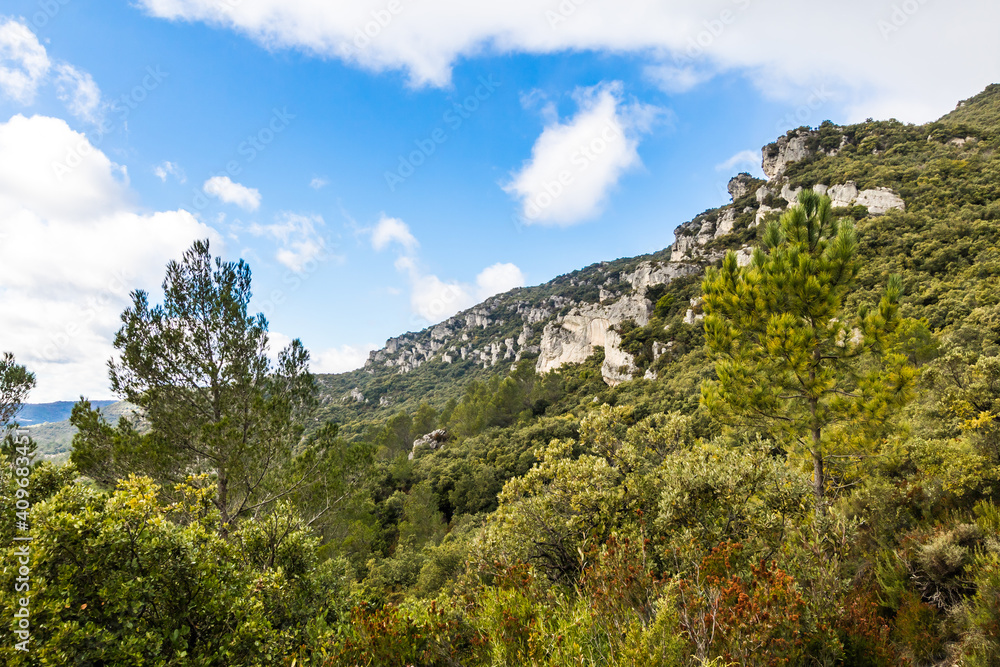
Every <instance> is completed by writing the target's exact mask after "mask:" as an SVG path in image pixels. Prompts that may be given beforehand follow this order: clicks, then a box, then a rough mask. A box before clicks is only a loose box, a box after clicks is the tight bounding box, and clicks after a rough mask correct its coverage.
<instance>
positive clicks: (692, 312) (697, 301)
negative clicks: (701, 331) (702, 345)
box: [684, 297, 705, 324]
mask: <svg viewBox="0 0 1000 667" xmlns="http://www.w3.org/2000/svg"><path fill="white" fill-rule="evenodd" d="M703 319H705V313H703V312H701V297H694V298H692V299H691V307H690V308H688V309H687V312H686V313H684V324H694V323H695V322H700V321H702V320H703Z"/></svg>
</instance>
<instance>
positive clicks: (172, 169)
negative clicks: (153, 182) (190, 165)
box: [153, 160, 187, 183]
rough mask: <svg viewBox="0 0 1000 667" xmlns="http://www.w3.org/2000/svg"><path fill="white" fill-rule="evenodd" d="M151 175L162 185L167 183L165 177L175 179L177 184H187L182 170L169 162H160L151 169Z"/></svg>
mask: <svg viewBox="0 0 1000 667" xmlns="http://www.w3.org/2000/svg"><path fill="white" fill-rule="evenodd" d="M153 173H154V174H155V175H156V177H157V178H158V179H160V180H161V181H163V182H164V183H166V182H167V176H173V177H174V178H176V179H177V182H178V183H186V182H187V176H186V175H185V174H184V170H183V169H181V168H180V166H179V165H178V164H177V163H175V162H170V161H169V160H166V161H164V162H161V163H160V164H158V165H156V166H155V167H153Z"/></svg>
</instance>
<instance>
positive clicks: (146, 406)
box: [72, 241, 322, 532]
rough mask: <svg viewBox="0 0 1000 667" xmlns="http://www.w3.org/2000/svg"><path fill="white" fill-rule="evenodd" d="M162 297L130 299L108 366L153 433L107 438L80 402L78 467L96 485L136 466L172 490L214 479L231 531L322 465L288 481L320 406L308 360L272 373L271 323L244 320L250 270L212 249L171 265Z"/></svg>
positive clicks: (204, 247)
mask: <svg viewBox="0 0 1000 667" xmlns="http://www.w3.org/2000/svg"><path fill="white" fill-rule="evenodd" d="M163 291H164V301H163V304H162V305H157V306H150V305H149V299H148V295H147V294H146V293H145V292H143V291H141V290H137V291H135V292H133V293H132V301H133V303H132V306H131V307H130V308H128V309H126V310H125V312H124V313H122V322H123V326H122V328H121V329H120V330H119V331H118V333H117V335H116V336H115V347H116V348H117V349H118V350H119V351H120V358H119V359H118V360H115V359H112V360H111V361H109V367H110V376H111V386H112V389H113V390H114V391H115V392H116V393H118V394H119V395H120V396H121V397H122V398H123V399H125V400H127V401H129V402H131V403H134V404H135V405H137V406H139V408H141V414H142V420H144V421H145V422H146V423H147V425H148V430H147V432H145V433H139V432H138V431H137V430H136V429H134V428H132V427H131V426H130V425H128V424H124V423H123V424H120V425H119V427H118V428H117V429H114V430H112V429H109V428H108V426H107V424H106V423H104V422H103V420H102V419H100V418H99V417H97V416H96V415H94V414H93V412H92V411H90V410H89V409H88V408H89V406H83V405H80V404H78V406H77V407H78V409H77V410H75V411H74V415H73V419H72V421H73V424H74V425H75V426H77V428H79V429H80V433H79V434H78V435H77V437H76V438H74V443H73V445H74V452H73V461H74V462H75V463H76V464H77V465H78V466H79V467H80V469H81V471H82V472H84V473H85V474H89V475H91V476H93V477H95V478H96V479H101V478H102V477H105V476H107V475H105V474H104V473H106V472H108V471H109V470H110V471H112V472H115V471H119V470H120V472H116V475H113V476H124V475H123V474H121V473H127V472H137V471H136V470H135V469H134V466H135V465H140V466H141V471H142V472H146V473H148V474H152V475H153V476H154V477H155V478H156V479H157V480H158V481H160V482H166V483H176V482H180V481H183V479H184V478H185V477H186V476H187V475H189V474H192V473H197V472H209V473H211V474H212V475H213V476H214V479H215V487H216V488H215V503H216V505H217V507H218V509H219V512H220V516H221V526H222V530H223V532H225V531H226V530H227V528H228V526H229V525H230V523H231V522H233V521H235V520H236V519H237V518H238V517H240V516H241V515H243V514H245V513H248V512H252V511H255V510H258V509H259V508H262V507H264V506H265V505H267V504H269V503H271V502H272V501H274V500H276V499H277V498H280V497H283V496H285V495H287V494H288V493H290V492H292V491H293V490H295V489H298V488H300V487H301V485H302V484H304V483H306V481H307V480H308V478H309V475H310V474H311V473H312V472H314V471H315V470H316V469H317V468H318V467H319V466H320V465H321V463H322V457H318V458H316V459H315V464H314V465H312V466H310V468H309V469H308V470H305V471H299V472H298V473H296V474H293V475H291V479H290V478H289V475H287V474H285V473H288V472H289V468H288V465H287V464H288V463H290V461H291V455H292V453H293V447H294V446H295V445H296V444H298V442H299V440H300V438H301V436H302V432H303V422H304V418H305V417H306V416H307V415H308V413H309V411H310V410H311V408H312V406H313V405H314V403H315V392H316V386H315V382H314V379H313V377H312V375H311V374H310V373H309V371H308V361H309V353H308V352H307V351H306V350H305V349H304V348H303V347H302V344H301V343H300V342H299V341H298V340H294V341H292V342H291V343H290V344H289V345H288V347H286V348H285V349H284V350H283V351H282V352H281V354H280V355H279V358H278V362H277V367H276V368H274V367H272V363H271V361H270V360H269V359H268V356H267V349H268V336H267V321H266V320H265V319H264V316H263V315H261V314H257V315H249V314H248V313H247V306H248V304H249V302H250V296H251V293H250V268H249V266H247V265H246V264H245V263H244V262H243V261H242V260H241V261H240V262H238V263H233V262H223V261H222V260H221V259H219V258H215V259H214V262H213V258H212V256H211V254H210V252H209V244H208V241H198V242H196V243H195V244H194V245H193V246H192V247H191V248H190V249H189V250H188V251H187V252H185V253H184V257H183V260H182V261H181V262H176V261H172V262H170V263H169V264H168V266H167V275H166V279H165V280H164V282H163ZM118 459H121V460H120V461H119V460H118ZM119 464H124V465H119ZM126 469H127V470H126ZM107 481H109V482H110V481H112V480H110V479H109V480H107Z"/></svg>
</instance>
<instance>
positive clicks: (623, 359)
mask: <svg viewBox="0 0 1000 667" xmlns="http://www.w3.org/2000/svg"><path fill="white" fill-rule="evenodd" d="M648 304H649V302H648V301H646V299H644V298H642V297H640V296H638V295H633V296H628V297H625V298H622V299H619V300H618V301H616V302H615V303H613V304H611V305H609V306H601V305H599V304H587V305H584V306H580V307H577V308H574V309H573V310H572V311H570V313H569V314H568V315H566V316H565V317H563V318H561V319H560V320H556V321H553V322H550V323H548V324H546V325H545V329H544V331H543V332H542V343H541V345H540V350H539V355H538V361H537V362H536V363H535V370H536V372H538V373H539V374H542V373H547V372H549V371H551V370H555V369H556V368H559V367H560V366H563V365H564V364H578V363H581V362H583V361H584V360H586V359H587V357H589V356H590V355H591V354H593V353H594V348H595V347H597V346H601V347H603V348H604V365H603V366H602V367H601V374H602V375H603V377H604V381H605V382H606V383H608V384H609V385H611V386H615V385H617V384H619V383H621V382H623V381H625V380H627V379H629V378H630V377H631V375H632V373H634V372H635V370H636V369H635V363H634V361H633V359H632V355H630V354H628V353H627V352H624V351H622V350H621V348H620V345H621V337H620V336H619V335H618V334H617V333H616V332H615V331H613V330H612V329H611V327H612V326H614V325H617V324H620V323H621V322H624V321H625V320H632V321H633V322H635V323H636V324H637V325H638V326H645V325H646V324H647V323H648V322H649V306H648Z"/></svg>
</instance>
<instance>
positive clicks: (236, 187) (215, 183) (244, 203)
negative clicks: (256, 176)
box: [202, 176, 260, 211]
mask: <svg viewBox="0 0 1000 667" xmlns="http://www.w3.org/2000/svg"><path fill="white" fill-rule="evenodd" d="M202 190H204V191H205V194H207V195H212V196H213V197H218V198H219V199H220V200H221V201H223V202H225V203H227V204H235V205H236V206H239V207H240V208H242V209H245V210H247V211H256V210H257V209H258V208H260V191H259V190H257V188H248V187H247V186H245V185H242V184H240V183H234V182H233V180H232V179H231V178H229V177H228V176H213V177H212V178H210V179H208V180H207V181H205V184H204V185H203V186H202Z"/></svg>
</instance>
